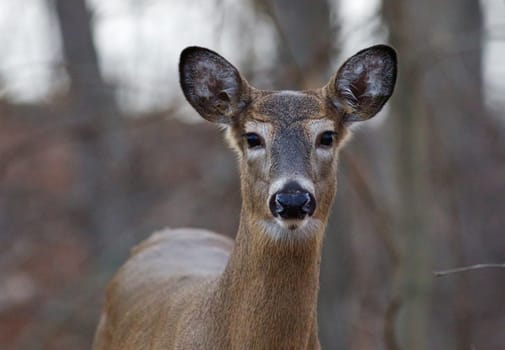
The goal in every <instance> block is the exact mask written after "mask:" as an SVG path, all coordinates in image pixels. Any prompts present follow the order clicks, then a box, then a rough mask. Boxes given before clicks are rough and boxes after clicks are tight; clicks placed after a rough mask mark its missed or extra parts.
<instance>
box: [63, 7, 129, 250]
mask: <svg viewBox="0 0 505 350" xmlns="http://www.w3.org/2000/svg"><path fill="white" fill-rule="evenodd" d="M55 6H56V13H57V15H58V20H59V24H60V29H61V38H62V44H63V52H64V58H65V64H66V67H67V72H68V74H69V76H70V80H71V84H70V91H69V93H68V97H69V104H68V105H67V106H66V108H67V112H66V113H65V114H66V115H67V117H68V118H71V119H73V121H74V125H76V127H74V128H73V131H74V132H73V138H74V141H76V142H75V143H74V144H75V146H76V150H77V157H78V159H79V168H78V170H77V173H78V176H79V180H78V181H77V184H78V186H76V191H75V193H74V203H75V206H76V212H77V213H78V215H79V216H80V217H81V220H82V221H81V224H82V225H83V226H82V229H83V232H85V233H87V234H93V235H95V237H96V238H97V240H96V241H97V242H98V241H100V240H101V239H104V238H105V237H107V236H108V234H110V233H114V234H116V233H117V232H125V230H126V229H127V228H128V227H129V225H128V218H129V217H130V215H129V214H128V207H127V204H128V203H127V201H125V195H126V194H127V193H128V181H129V178H128V176H127V174H128V172H127V170H128V162H129V158H128V153H129V145H128V139H127V137H126V133H124V132H120V131H121V130H120V129H121V127H120V126H121V124H122V117H121V116H120V115H119V113H118V111H117V108H116V104H115V101H114V98H113V93H112V89H111V87H109V86H108V84H107V83H106V82H105V81H104V80H103V78H102V75H101V74H100V68H99V63H98V56H97V53H96V49H95V46H94V43H93V35H92V23H91V14H90V12H89V10H88V9H87V7H86V1H85V0H57V1H56V2H55Z"/></svg>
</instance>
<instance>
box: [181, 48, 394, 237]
mask: <svg viewBox="0 0 505 350" xmlns="http://www.w3.org/2000/svg"><path fill="white" fill-rule="evenodd" d="M179 71H180V81H181V86H182V90H183V92H184V95H185V96H186V98H187V100H188V101H189V103H190V104H191V105H192V106H193V107H194V108H195V109H196V110H197V111H198V113H199V114H200V115H201V116H202V117H203V118H205V119H206V120H208V121H210V122H213V123H218V124H220V125H222V126H224V127H225V128H226V134H227V139H228V141H229V143H230V145H231V146H232V148H233V149H234V150H235V151H236V152H237V154H238V159H239V164H240V174H241V189H242V197H243V213H246V215H247V220H249V221H250V222H254V223H255V224H256V225H259V227H261V231H262V232H263V233H264V234H265V235H266V236H268V237H270V238H271V239H272V240H274V241H278V240H299V239H303V238H306V237H307V236H310V235H313V234H315V233H314V232H321V231H323V230H324V226H325V224H326V222H327V218H328V213H329V211H330V207H331V204H332V202H333V198H334V195H335V190H336V182H337V181H336V179H337V176H336V171H337V161H338V150H339V147H340V146H341V145H342V144H343V142H344V140H345V138H346V135H347V134H348V126H349V125H350V124H351V123H355V122H360V121H364V120H367V119H370V118H372V117H373V116H374V115H376V114H377V112H379V111H380V109H381V108H382V106H383V105H384V103H385V102H386V101H387V100H388V99H389V97H390V96H391V94H392V92H393V88H394V85H395V80H396V54H395V51H394V50H393V49H392V48H390V47H388V46H384V45H377V46H373V47H370V48H368V49H365V50H362V51H360V52H358V53H357V54H356V55H354V56H352V57H351V58H349V59H348V60H347V61H346V62H345V63H344V64H343V65H342V66H341V67H340V69H339V70H338V71H337V73H336V74H335V75H334V76H333V77H332V78H331V79H330V81H329V83H328V84H327V85H326V86H324V87H323V88H320V89H315V90H307V91H300V92H298V91H265V90H258V89H255V88H254V87H252V86H250V85H249V84H248V82H247V81H246V80H245V79H244V78H243V77H242V76H241V75H240V73H239V72H238V70H237V69H236V68H235V67H234V66H233V65H232V64H231V63H229V62H228V61H227V60H226V59H224V58H223V57H221V56H220V55H218V54H217V53H215V52H213V51H210V50H208V49H204V48H200V47H189V48H187V49H185V50H184V51H183V52H182V54H181V60H180V66H179Z"/></svg>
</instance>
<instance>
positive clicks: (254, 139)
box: [243, 132, 263, 148]
mask: <svg viewBox="0 0 505 350" xmlns="http://www.w3.org/2000/svg"><path fill="white" fill-rule="evenodd" d="M243 136H244V138H245V140H246V142H247V147H249V148H260V147H262V146H263V140H262V139H261V136H260V135H258V134H255V133H253V132H248V133H246V134H244V135H243Z"/></svg>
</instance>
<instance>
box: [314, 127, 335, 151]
mask: <svg viewBox="0 0 505 350" xmlns="http://www.w3.org/2000/svg"><path fill="white" fill-rule="evenodd" d="M334 141H335V132H334V131H325V132H323V133H322V134H321V135H320V136H319V140H318V142H317V145H318V146H319V147H324V148H329V147H331V146H332V145H333V142H334Z"/></svg>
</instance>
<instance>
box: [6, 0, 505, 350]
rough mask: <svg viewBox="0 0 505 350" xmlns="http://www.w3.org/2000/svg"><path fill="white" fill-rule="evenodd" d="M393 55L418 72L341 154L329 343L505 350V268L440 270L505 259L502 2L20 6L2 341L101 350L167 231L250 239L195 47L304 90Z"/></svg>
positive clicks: (250, 73) (323, 296)
mask: <svg viewBox="0 0 505 350" xmlns="http://www.w3.org/2000/svg"><path fill="white" fill-rule="evenodd" d="M376 43H389V44H391V45H393V46H394V47H396V49H397V50H398V55H399V61H400V73H399V78H398V83H397V88H396V91H395V94H394V96H393V98H392V100H391V102H390V103H389V104H388V107H387V108H385V110H384V111H383V112H381V114H380V115H379V116H378V117H376V118H374V120H373V121H371V122H369V123H366V125H364V126H363V127H361V128H359V130H356V132H355V136H354V138H353V140H352V142H350V143H349V144H348V146H347V148H346V149H345V151H344V152H343V154H342V159H341V163H340V173H339V191H338V194H337V200H336V204H335V206H334V210H333V211H334V212H333V215H332V218H331V221H330V225H329V228H328V230H327V236H326V241H325V246H324V256H323V266H322V276H321V290H320V298H319V304H320V305H319V317H320V323H319V324H320V336H321V341H322V345H323V348H324V349H352V350H365V349H388V350H398V349H404V350H419V349H440V350H442V349H443V350H465V349H468V350H483V349H485V350H505V269H500V268H495V269H491V268H490V269H482V270H475V271H471V272H465V273H459V274H451V275H448V276H445V277H438V278H437V277H434V275H433V272H432V271H433V270H440V269H446V268H452V267H457V266H466V265H473V264H477V263H503V262H505V229H504V228H505V113H504V112H503V110H504V108H505V100H504V99H503V96H504V93H505V58H504V57H505V2H503V1H501V0H482V1H481V2H479V1H476V0H443V1H440V0H424V1H417V0H382V2H381V1H380V0H373V1H372V0H368V1H367V0H359V1H358V0H341V1H337V0H333V1H331V0H312V1H308V0H305V1H304V0H246V1H240V2H238V1H232V0H187V1H176V0H122V1H121V0H108V1H99V0H88V1H86V0H23V1H16V0H2V1H1V2H0V49H1V55H0V349H65V350H68V349H89V347H90V344H91V340H92V336H93V332H94V328H95V326H96V323H97V320H98V316H99V312H100V307H101V302H102V293H103V290H104V286H105V284H106V282H107V281H108V280H109V278H110V277H111V276H112V274H113V273H114V271H115V270H116V269H117V268H118V266H119V265H120V264H121V263H122V262H123V261H124V260H125V258H126V257H127V254H128V250H129V248H130V247H131V246H132V245H133V244H135V243H136V242H138V241H139V240H141V239H143V238H145V237H147V235H148V234H149V233H150V232H152V231H153V230H155V229H158V228H161V227H163V226H172V227H178V226H196V227H205V228H209V229H212V230H216V231H218V232H222V233H224V234H227V235H229V236H233V235H234V233H235V230H236V227H237V223H238V217H239V210H240V193H239V180H238V174H237V169H236V164H235V160H234V156H233V154H232V152H230V151H229V150H228V149H227V147H226V146H225V145H224V143H223V142H222V140H221V135H220V132H219V131H218V130H217V129H216V128H214V127H213V126H212V125H209V124H207V123H205V122H200V119H199V118H198V117H197V115H196V112H194V111H192V110H191V109H190V108H189V106H188V104H187V103H185V102H184V101H183V97H182V94H181V93H180V91H179V84H178V81H177V60H178V55H179V53H180V51H181V50H182V49H183V48H184V47H185V46H188V45H201V46H206V47H209V48H212V49H214V50H216V51H218V52H220V53H221V54H223V55H224V56H225V57H227V58H228V59H229V60H230V61H232V62H233V63H234V64H235V65H236V66H237V67H239V68H240V70H241V72H242V73H243V74H244V75H245V76H246V77H247V78H248V80H249V81H250V82H252V83H253V84H254V85H255V86H257V87H259V88H265V89H266V88H276V89H281V88H284V89H286V88H288V89H303V88H313V87H319V86H322V85H323V84H325V83H326V82H327V80H328V79H329V77H330V76H331V74H333V72H334V71H336V69H337V68H338V67H339V65H340V63H341V62H342V61H343V60H344V59H345V58H346V57H348V56H349V55H351V54H353V53H354V52H356V51H358V50H359V49H361V48H364V47H365V46H368V45H372V44H376Z"/></svg>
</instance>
